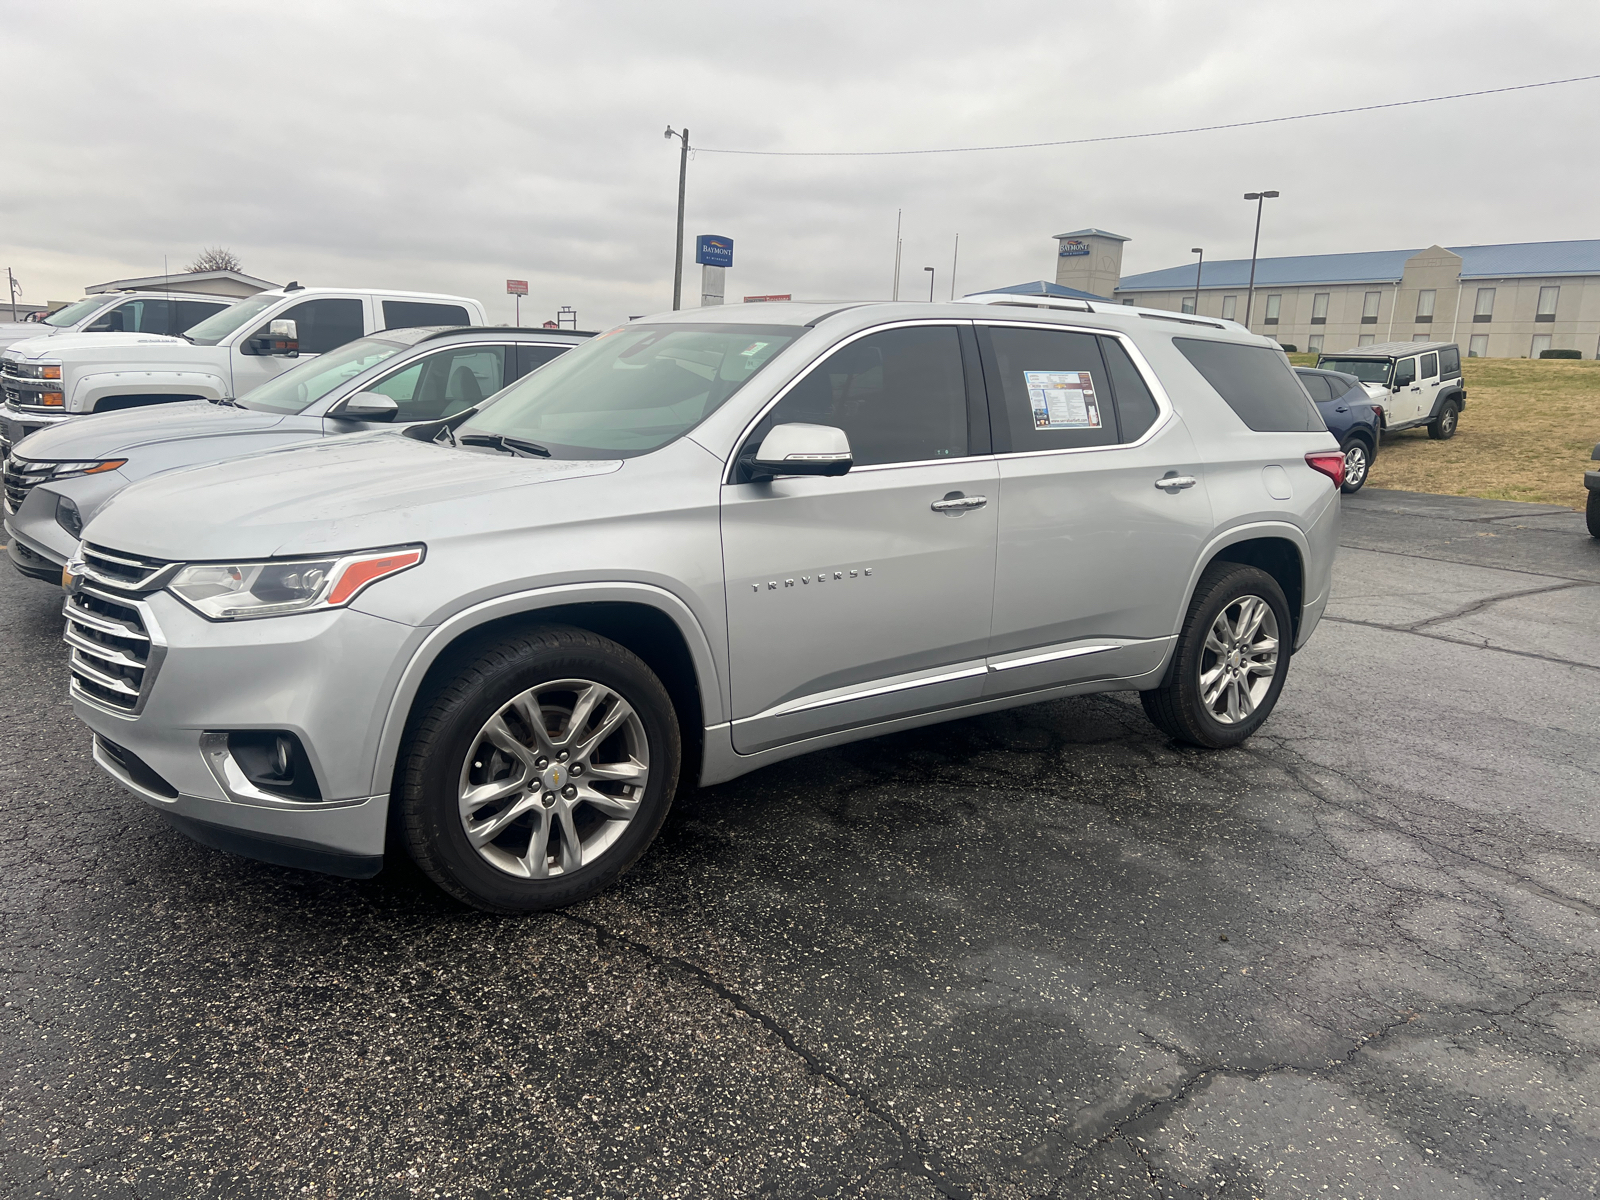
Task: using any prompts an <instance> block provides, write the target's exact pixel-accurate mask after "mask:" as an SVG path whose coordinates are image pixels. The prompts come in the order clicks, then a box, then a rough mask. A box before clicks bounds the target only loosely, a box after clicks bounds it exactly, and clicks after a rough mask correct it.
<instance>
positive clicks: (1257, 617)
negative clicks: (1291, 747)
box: [1139, 562, 1293, 749]
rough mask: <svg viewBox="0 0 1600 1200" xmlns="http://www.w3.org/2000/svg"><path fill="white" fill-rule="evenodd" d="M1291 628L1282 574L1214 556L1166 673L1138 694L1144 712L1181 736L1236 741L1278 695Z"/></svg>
mask: <svg viewBox="0 0 1600 1200" xmlns="http://www.w3.org/2000/svg"><path fill="white" fill-rule="evenodd" d="M1292 628H1293V626H1292V625H1291V624H1290V619H1289V602H1288V601H1287V600H1285V599H1284V596H1283V589H1282V588H1280V587H1279V586H1278V581H1277V580H1275V579H1273V578H1272V576H1270V575H1268V574H1267V573H1266V572H1265V571H1262V570H1260V569H1258V568H1256V567H1249V566H1245V565H1244V564H1242V563H1230V562H1216V563H1212V564H1211V565H1210V566H1209V567H1207V568H1206V570H1205V573H1204V574H1203V575H1201V576H1200V583H1199V586H1197V587H1196V588H1195V590H1194V599H1193V600H1191V601H1190V602H1189V615H1188V616H1187V617H1186V618H1185V619H1184V622H1183V632H1182V633H1180V634H1179V635H1178V646H1177V649H1176V650H1175V651H1174V652H1173V656H1172V663H1171V665H1170V666H1169V667H1168V668H1167V675H1166V679H1165V680H1164V681H1163V682H1162V684H1161V686H1160V687H1158V688H1155V689H1154V690H1152V691H1148V692H1140V693H1139V700H1140V702H1141V703H1143V705H1144V711H1145V715H1146V716H1148V717H1149V718H1150V720H1151V722H1152V723H1153V724H1154V725H1155V726H1156V728H1158V729H1160V730H1161V731H1162V732H1163V733H1165V734H1167V735H1168V736H1169V737H1172V738H1174V739H1176V740H1177V741H1180V742H1188V743H1189V744H1191V745H1194V746H1206V747H1209V748H1212V749H1218V748H1220V747H1223V746H1237V745H1238V744H1239V743H1240V742H1242V741H1244V740H1245V738H1247V737H1249V736H1250V735H1251V734H1252V733H1254V732H1255V731H1256V730H1257V729H1259V728H1260V727H1261V723H1262V722H1263V721H1265V720H1266V719H1267V716H1268V714H1269V713H1271V712H1272V708H1273V705H1275V704H1277V702H1278V695H1279V693H1280V692H1282V691H1283V680H1284V676H1285V675H1286V674H1287V672H1288V669H1289V655H1288V653H1287V650H1288V647H1289V640H1288V639H1289V638H1290V636H1291V634H1290V630H1291V629H1292Z"/></svg>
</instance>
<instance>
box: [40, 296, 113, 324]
mask: <svg viewBox="0 0 1600 1200" xmlns="http://www.w3.org/2000/svg"><path fill="white" fill-rule="evenodd" d="M105 302H106V297H104V296H90V297H89V298H88V299H87V300H79V301H77V302H75V303H73V304H69V305H67V306H66V307H65V308H58V309H56V310H55V312H53V313H51V314H50V315H49V316H48V317H46V318H45V319H44V324H46V325H54V326H55V327H56V328H57V329H61V328H63V327H64V326H67V325H76V324H77V323H78V322H79V321H81V320H83V319H84V318H85V317H87V316H88V315H89V314H90V313H94V312H99V311H100V309H101V308H102V307H103V306H104V305H105Z"/></svg>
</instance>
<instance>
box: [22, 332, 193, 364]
mask: <svg viewBox="0 0 1600 1200" xmlns="http://www.w3.org/2000/svg"><path fill="white" fill-rule="evenodd" d="M188 344H189V343H188V342H186V341H184V340H183V339H182V338H175V337H168V336H166V334H163V333H61V334H57V335H55V336H54V337H50V336H45V337H41V336H40V335H39V334H37V333H36V334H34V335H33V336H32V337H31V338H29V339H28V340H26V341H22V342H18V343H16V345H14V346H7V347H6V349H7V350H9V351H11V352H12V353H13V354H20V355H22V356H23V357H24V358H49V359H52V360H54V359H58V358H59V359H63V360H66V359H73V358H128V357H136V356H137V355H138V354H139V353H141V352H140V351H139V350H137V349H136V347H140V346H163V347H172V346H187V345H188ZM130 351H131V352H132V353H131V354H130ZM145 353H148V352H145Z"/></svg>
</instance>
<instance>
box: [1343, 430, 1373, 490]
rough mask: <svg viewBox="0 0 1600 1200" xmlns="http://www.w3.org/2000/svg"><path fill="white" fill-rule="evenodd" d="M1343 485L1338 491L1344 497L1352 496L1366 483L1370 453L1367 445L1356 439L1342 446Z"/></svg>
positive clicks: (1370, 462)
mask: <svg viewBox="0 0 1600 1200" xmlns="http://www.w3.org/2000/svg"><path fill="white" fill-rule="evenodd" d="M1343 449H1344V483H1343V484H1341V485H1340V488H1339V490H1340V491H1342V492H1343V493H1344V494H1345V495H1347V496H1348V495H1353V494H1354V493H1356V492H1359V491H1360V490H1361V485H1362V484H1364V483H1365V482H1366V481H1367V471H1368V470H1369V469H1370V468H1371V466H1372V451H1371V450H1370V449H1368V447H1367V443H1366V442H1365V441H1364V440H1362V439H1361V438H1358V437H1353V438H1351V439H1350V440H1349V441H1348V442H1346V443H1345V444H1344V447H1343Z"/></svg>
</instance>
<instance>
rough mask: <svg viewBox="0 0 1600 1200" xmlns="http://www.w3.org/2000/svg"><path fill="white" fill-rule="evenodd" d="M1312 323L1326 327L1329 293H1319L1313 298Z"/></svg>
mask: <svg viewBox="0 0 1600 1200" xmlns="http://www.w3.org/2000/svg"><path fill="white" fill-rule="evenodd" d="M1311 323H1312V324H1313V325H1326V324H1327V323H1328V293H1327V292H1318V293H1317V294H1316V295H1314V296H1312V297H1311Z"/></svg>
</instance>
